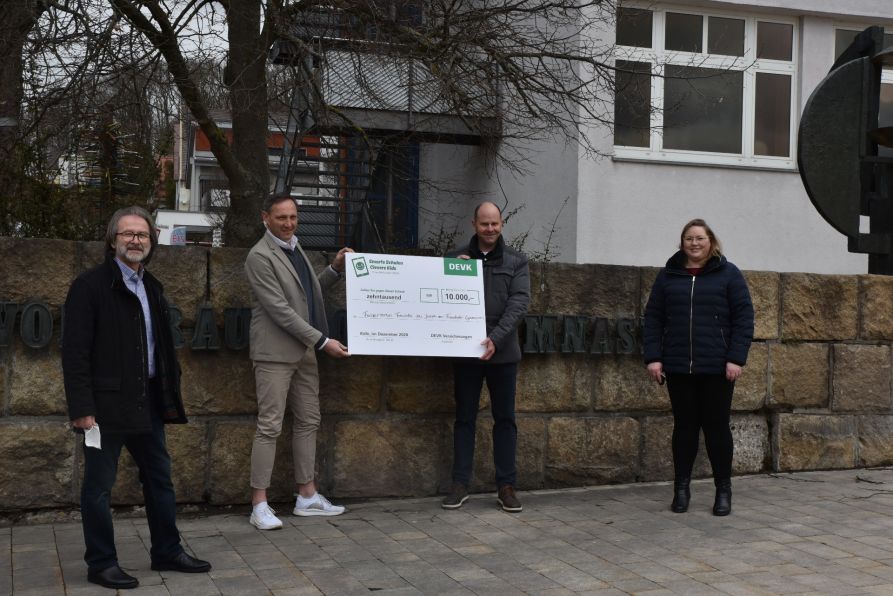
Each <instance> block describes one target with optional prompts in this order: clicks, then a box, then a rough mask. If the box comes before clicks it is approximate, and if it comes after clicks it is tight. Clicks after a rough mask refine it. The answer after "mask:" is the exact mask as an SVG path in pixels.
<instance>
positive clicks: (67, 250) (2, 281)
mask: <svg viewBox="0 0 893 596" xmlns="http://www.w3.org/2000/svg"><path fill="white" fill-rule="evenodd" d="M77 246H78V243H76V242H71V241H68V240H50V239H45V238H29V239H23V238H8V237H0V255H3V266H2V267H0V301H2V302H15V303H17V304H24V303H26V302H30V301H37V302H45V303H46V304H48V305H50V306H51V307H56V308H52V309H51V310H53V311H54V312H56V313H58V307H60V306H61V305H63V304H65V297H66V296H67V295H68V287H69V285H70V281H71V280H72V279H74V277H75V274H76V273H77V254H78V252H77ZM48 264H52V275H41V274H40V273H39V271H40V267H46V266H47V265H48ZM57 321H58V317H57ZM16 333H18V329H16Z"/></svg>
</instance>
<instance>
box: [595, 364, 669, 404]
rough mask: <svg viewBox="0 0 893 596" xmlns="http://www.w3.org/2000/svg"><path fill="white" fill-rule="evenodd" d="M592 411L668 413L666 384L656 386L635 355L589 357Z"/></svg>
mask: <svg viewBox="0 0 893 596" xmlns="http://www.w3.org/2000/svg"><path fill="white" fill-rule="evenodd" d="M591 362H592V363H591V366H592V368H593V369H594V372H593V373H592V376H593V380H594V382H593V383H592V394H593V397H592V402H593V409H594V410H595V411H631V410H633V411H635V410H650V411H654V410H658V411H660V410H664V411H665V410H669V409H670V398H669V397H668V396H667V390H666V385H664V386H661V385H658V384H657V383H655V382H654V381H653V380H652V379H651V377H649V376H648V372H647V371H646V369H645V365H644V364H642V358H641V356H639V355H638V354H636V355H623V356H611V355H604V356H592V357H591Z"/></svg>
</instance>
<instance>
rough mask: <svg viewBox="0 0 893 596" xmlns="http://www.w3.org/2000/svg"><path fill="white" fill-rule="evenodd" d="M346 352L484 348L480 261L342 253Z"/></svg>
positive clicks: (441, 352)
mask: <svg viewBox="0 0 893 596" xmlns="http://www.w3.org/2000/svg"><path fill="white" fill-rule="evenodd" d="M345 257H346V258H347V263H346V267H345V271H346V274H347V348H348V349H349V350H350V353H351V354H376V355H386V356H473V357H477V356H480V355H481V354H483V353H484V348H483V346H481V345H480V344H481V341H483V340H484V339H486V337H487V324H486V320H485V318H484V277H483V275H484V272H483V270H482V265H481V262H480V261H476V260H472V259H446V258H435V257H410V256H402V255H377V254H370V253H347V254H346V255H345Z"/></svg>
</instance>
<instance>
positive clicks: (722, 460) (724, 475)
mask: <svg viewBox="0 0 893 596" xmlns="http://www.w3.org/2000/svg"><path fill="white" fill-rule="evenodd" d="M734 389H735V383H733V382H731V381H729V380H728V379H726V377H725V375H679V374H670V375H667V390H668V391H669V393H670V402H671V403H672V405H673V467H674V471H675V473H676V477H677V478H689V477H691V469H692V466H693V465H694V463H695V456H697V454H698V435H699V434H700V431H701V430H703V431H704V445H705V446H706V447H707V457H708V458H710V465H711V467H712V468H713V478H714V479H715V480H727V479H729V478H731V477H732V448H733V447H732V431H731V429H730V428H729V421H730V417H731V411H732V391H734Z"/></svg>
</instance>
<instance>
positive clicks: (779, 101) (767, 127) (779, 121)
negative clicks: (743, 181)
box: [753, 72, 791, 157]
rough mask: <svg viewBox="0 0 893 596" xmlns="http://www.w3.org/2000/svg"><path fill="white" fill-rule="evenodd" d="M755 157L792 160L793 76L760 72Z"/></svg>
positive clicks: (754, 142)
mask: <svg viewBox="0 0 893 596" xmlns="http://www.w3.org/2000/svg"><path fill="white" fill-rule="evenodd" d="M755 104H756V105H755V106H754V137H753V152H754V155H777V156H779V157H790V153H791V151H790V146H791V142H790V130H791V77H790V76H788V75H780V74H769V73H765V72H758V73H757V89H756V100H755Z"/></svg>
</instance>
